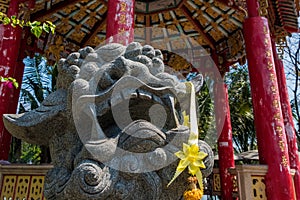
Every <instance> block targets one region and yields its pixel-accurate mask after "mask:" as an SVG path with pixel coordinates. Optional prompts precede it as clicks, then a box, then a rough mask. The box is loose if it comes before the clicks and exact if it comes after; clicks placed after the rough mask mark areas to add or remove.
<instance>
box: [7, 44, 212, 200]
mask: <svg viewBox="0 0 300 200" xmlns="http://www.w3.org/2000/svg"><path fill="white" fill-rule="evenodd" d="M58 71H59V75H58V78H57V91H55V92H53V93H52V94H50V95H49V96H48V97H47V98H46V99H45V101H44V102H43V103H42V105H41V106H40V107H39V108H38V109H36V110H34V111H31V112H29V113H25V114H23V115H5V116H4V123H5V125H6V127H7V129H8V130H9V131H10V132H11V133H12V134H13V135H14V136H16V137H18V138H22V139H24V140H25V141H28V142H30V143H37V144H43V145H48V146H49V147H50V151H51V158H52V162H53V164H54V166H55V167H54V169H52V170H51V171H49V173H48V174H47V177H46V183H45V196H46V198H47V199H48V200H51V199H53V200H54V199H55V200H63V199H68V200H73V199H74V200H75V199H76V200H78V199H82V200H83V199H108V200H110V199H111V200H116V199H122V200H124V199H128V200H130V199H147V200H148V199H180V197H181V196H182V193H183V191H184V189H185V179H186V177H187V174H186V173H184V174H183V175H182V176H180V177H179V178H178V179H177V180H176V181H175V182H174V183H173V184H172V185H171V186H170V187H168V188H167V184H168V182H169V181H170V180H171V178H172V176H173V174H174V172H175V169H176V166H177V162H176V158H175V156H174V152H176V151H178V150H179V149H181V148H182V143H183V142H186V141H187V138H188V135H189V129H188V128H187V127H184V126H182V125H181V124H182V123H183V122H182V121H183V120H182V119H183V117H182V115H181V111H182V109H184V108H185V105H183V104H184V97H185V95H186V94H185V85H184V84H183V83H182V82H180V81H179V80H178V79H177V78H176V77H174V76H172V75H170V74H167V73H164V64H163V60H162V54H161V52H160V51H159V50H157V49H154V48H153V47H151V46H149V45H145V46H142V45H141V44H139V43H132V44H129V45H128V46H127V47H124V46H122V45H119V44H109V45H106V46H103V47H101V48H99V49H97V50H94V49H92V48H90V47H85V48H83V49H80V50H79V51H78V52H75V53H71V54H70V55H69V56H68V57H67V58H66V59H61V60H60V61H59V63H58ZM198 88H199V87H198ZM199 144H200V147H201V150H202V151H205V152H207V153H208V154H209V157H208V158H207V159H206V160H205V164H206V166H207V169H206V170H205V171H203V174H204V175H205V176H207V175H208V174H209V173H210V172H211V170H212V165H213V159H212V158H213V155H212V152H211V149H210V148H209V146H208V145H206V144H205V143H204V142H201V141H199Z"/></svg>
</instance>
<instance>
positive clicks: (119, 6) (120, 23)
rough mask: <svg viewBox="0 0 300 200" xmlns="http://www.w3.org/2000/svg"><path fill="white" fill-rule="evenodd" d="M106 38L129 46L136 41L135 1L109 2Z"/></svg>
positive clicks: (110, 0) (113, 0)
mask: <svg viewBox="0 0 300 200" xmlns="http://www.w3.org/2000/svg"><path fill="white" fill-rule="evenodd" d="M106 38H107V40H108V42H109V43H111V42H116V43H121V44H123V45H127V44H129V43H131V42H133V40H134V0H108V12H107V23H106Z"/></svg>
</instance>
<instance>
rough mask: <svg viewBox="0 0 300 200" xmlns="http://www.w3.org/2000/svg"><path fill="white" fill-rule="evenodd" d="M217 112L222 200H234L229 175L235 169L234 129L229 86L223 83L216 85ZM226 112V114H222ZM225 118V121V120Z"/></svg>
mask: <svg viewBox="0 0 300 200" xmlns="http://www.w3.org/2000/svg"><path fill="white" fill-rule="evenodd" d="M214 96H215V106H216V108H215V110H216V121H217V131H218V133H221V134H220V136H219V138H218V152H219V165H220V167H219V169H220V178H221V196H222V199H228V200H229V199H233V198H232V191H233V182H232V176H231V174H230V173H229V169H230V168H234V167H235V165H234V153H233V146H232V128H231V121H230V109H229V102H228V92H227V86H226V85H225V84H224V83H223V80H222V81H221V82H220V83H216V85H215V91H214ZM221 112H224V113H221ZM224 118H225V119H224Z"/></svg>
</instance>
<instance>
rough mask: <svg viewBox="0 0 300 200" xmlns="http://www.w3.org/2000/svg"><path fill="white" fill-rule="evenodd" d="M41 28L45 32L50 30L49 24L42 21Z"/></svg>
mask: <svg viewBox="0 0 300 200" xmlns="http://www.w3.org/2000/svg"><path fill="white" fill-rule="evenodd" d="M43 30H44V31H45V32H46V33H49V31H50V27H49V25H48V24H46V23H43Z"/></svg>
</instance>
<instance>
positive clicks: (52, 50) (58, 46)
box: [46, 35, 65, 62]
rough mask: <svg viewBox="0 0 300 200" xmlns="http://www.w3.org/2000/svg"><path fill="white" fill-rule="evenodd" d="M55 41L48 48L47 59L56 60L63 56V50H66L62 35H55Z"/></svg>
mask: <svg viewBox="0 0 300 200" xmlns="http://www.w3.org/2000/svg"><path fill="white" fill-rule="evenodd" d="M53 41H54V42H52V43H51V44H50V45H49V46H48V48H47V50H46V57H47V60H51V61H54V62H56V61H58V60H59V59H60V58H61V52H64V50H65V45H64V41H63V37H62V36H60V35H56V36H54V37H53Z"/></svg>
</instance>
